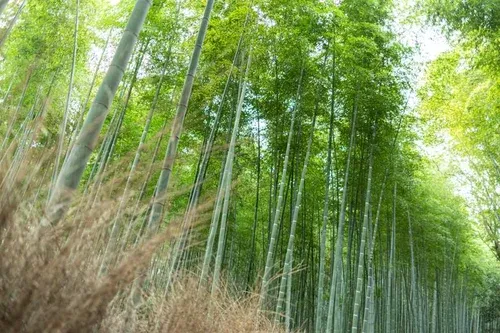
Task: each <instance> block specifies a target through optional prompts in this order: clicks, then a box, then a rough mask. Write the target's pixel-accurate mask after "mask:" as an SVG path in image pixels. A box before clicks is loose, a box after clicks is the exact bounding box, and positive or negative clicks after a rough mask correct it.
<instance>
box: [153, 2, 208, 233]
mask: <svg viewBox="0 0 500 333" xmlns="http://www.w3.org/2000/svg"><path fill="white" fill-rule="evenodd" d="M214 1H215V0H208V1H207V5H206V7H205V13H204V14H203V18H202V20H201V25H200V30H199V31H198V36H197V38H196V45H195V47H194V50H193V55H192V56H191V63H190V65H189V69H188V73H187V75H186V79H185V81H184V87H183V88H182V94H181V99H180V101H179V105H178V107H177V113H176V115H175V118H174V123H173V126H172V133H171V134H170V139H169V141H168V146H167V151H166V153H165V159H164V160H163V166H162V169H161V173H160V177H159V178H158V182H157V184H156V192H155V195H154V199H153V207H152V208H151V214H150V217H149V222H148V226H149V230H150V232H155V231H156V230H157V229H158V227H159V225H160V222H161V220H162V219H163V214H164V210H163V207H164V206H165V202H166V199H167V198H166V195H167V188H168V183H169V181H170V174H171V172H172V168H173V166H174V161H175V157H176V154H177V146H178V144H179V139H180V136H181V132H182V126H183V123H184V118H185V117H186V112H187V108H188V104H189V98H190V97H191V91H192V89H193V83H194V77H195V74H196V69H197V67H198V62H199V60H200V55H201V50H202V46H203V41H204V40H205V35H206V33H207V28H208V22H209V20H210V14H211V12H212V8H213V5H214Z"/></svg>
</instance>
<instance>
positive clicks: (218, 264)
mask: <svg viewBox="0 0 500 333" xmlns="http://www.w3.org/2000/svg"><path fill="white" fill-rule="evenodd" d="M251 53H252V51H251V50H250V51H249V54H248V59H247V65H246V70H245V76H244V78H243V83H242V87H241V93H240V99H239V101H238V107H237V109H236V116H235V120H234V127H233V133H232V135H231V142H230V144H229V152H228V156H227V160H226V167H225V168H224V175H226V174H227V177H225V179H224V178H223V181H222V184H221V185H222V186H225V187H226V190H225V193H224V206H223V208H222V218H221V222H220V231H219V243H218V247H217V256H216V258H215V267H214V277H213V281H212V293H213V292H214V291H216V290H217V288H218V284H219V279H220V274H221V270H222V257H223V252H224V247H225V234H226V226H227V214H228V210H229V201H230V197H229V194H230V192H231V177H232V174H233V162H234V150H235V146H236V138H237V135H238V130H239V123H240V118H241V111H242V109H243V102H244V101H245V94H246V89H247V80H248V72H249V70H250V64H251Z"/></svg>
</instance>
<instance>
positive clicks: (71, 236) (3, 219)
mask: <svg viewBox="0 0 500 333" xmlns="http://www.w3.org/2000/svg"><path fill="white" fill-rule="evenodd" d="M1 179H2V175H0V180H1ZM6 184H9V182H6ZM20 187H22V186H20V184H19V186H18V184H12V183H10V184H9V185H5V186H3V188H0V332H5V333H9V332H16V333H17V332H110V333H111V332H140V333H142V332H176V333H177V332H179V333H181V332H182V333H184V332H193V333H196V332H200V333H201V332H204V333H205V332H222V333H223V332H228V333H229V332H235V333H238V332H279V331H280V329H279V328H276V327H274V326H273V325H272V323H271V322H270V321H268V320H267V318H266V317H265V316H263V315H262V314H260V313H259V312H258V311H257V309H258V307H257V303H258V302H257V297H255V295H250V296H245V297H243V298H236V297H235V296H234V295H235V293H232V292H229V290H228V289H226V288H222V289H221V290H220V291H218V292H216V293H215V294H210V293H209V292H208V291H207V290H205V289H204V288H199V287H198V283H197V279H196V278H195V277H193V275H190V274H188V273H185V274H184V276H185V278H182V279H180V280H178V281H177V282H175V283H174V284H173V288H172V291H171V292H169V293H168V294H167V297H165V292H164V290H155V289H152V290H148V292H147V293H142V295H143V301H142V303H140V306H137V305H133V304H131V302H130V299H131V298H130V297H129V295H130V290H131V289H132V288H133V285H134V281H136V279H137V278H138V277H143V276H145V274H144V273H145V272H147V269H148V267H149V263H150V262H151V258H152V256H153V255H154V254H155V253H157V251H156V250H157V248H158V247H159V246H160V245H162V244H165V242H168V241H170V240H172V239H173V238H174V237H175V236H176V235H178V234H179V225H180V221H173V222H172V223H171V224H170V225H169V227H168V228H166V229H165V230H164V231H162V232H161V233H159V234H158V235H156V236H155V237H153V238H151V239H149V240H147V241H145V242H143V243H142V244H140V245H139V246H137V247H135V248H133V249H132V250H130V251H129V252H128V253H127V254H126V255H124V256H123V258H122V259H121V261H120V262H119V263H118V264H117V265H115V266H114V267H113V268H112V269H110V270H109V272H108V274H106V275H104V276H102V277H99V278H98V277H97V276H98V270H99V264H100V260H99V254H100V253H99V250H98V249H102V248H103V240H102V237H99V235H100V234H102V233H103V230H105V229H106V228H108V227H109V224H110V223H111V222H112V220H113V212H112V210H111V208H110V207H116V202H114V201H112V200H103V199H100V200H101V201H100V202H99V203H98V205H97V208H95V209H93V210H92V211H85V210H84V209H81V210H79V209H73V210H72V212H73V213H74V214H77V216H75V215H73V216H71V218H67V221H63V222H62V223H60V224H58V225H57V226H56V227H45V228H42V227H40V220H41V216H42V214H40V213H41V212H36V211H35V213H36V214H32V212H31V213H30V214H28V213H26V211H25V209H23V207H29V206H32V205H33V204H34V203H32V202H30V203H26V202H23V200H22V199H21V198H20V195H17V194H16V193H17V192H16V191H15V190H14V189H15V188H20ZM25 197H30V196H29V195H27V196H25ZM80 201H81V202H85V201H86V200H80ZM35 206H41V205H35ZM209 206H210V205H208V204H207V205H205V206H203V205H202V207H201V208H200V210H201V213H203V210H206V209H207V208H208V207H209ZM75 212H78V213H75ZM35 215H36V216H37V217H33V216H35ZM202 215H203V214H200V216H202ZM139 280H140V279H139ZM222 285H223V284H222Z"/></svg>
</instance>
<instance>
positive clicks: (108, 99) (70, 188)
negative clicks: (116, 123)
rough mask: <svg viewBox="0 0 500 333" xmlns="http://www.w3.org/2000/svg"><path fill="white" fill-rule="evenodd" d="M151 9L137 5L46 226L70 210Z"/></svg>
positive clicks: (146, 3) (143, 2)
mask: <svg viewBox="0 0 500 333" xmlns="http://www.w3.org/2000/svg"><path fill="white" fill-rule="evenodd" d="M150 7H151V1H150V0H137V2H136V4H135V7H134V9H133V11H132V14H131V16H130V19H129V21H128V24H127V27H126V28H125V31H124V32H123V35H122V39H121V40H120V44H119V45H118V47H117V49H116V52H115V55H114V57H113V60H112V62H111V65H110V67H109V69H108V71H107V73H106V76H105V77H104V80H103V82H102V84H101V86H100V87H99V90H98V92H97V95H96V97H95V99H94V103H93V104H92V107H91V108H90V111H89V113H88V115H87V118H86V119H85V122H84V123H83V127H82V130H81V131H80V133H79V135H78V137H77V139H76V141H75V145H74V146H73V148H72V149H71V153H70V154H69V156H68V161H67V163H66V164H65V165H64V166H63V168H62V169H61V172H60V173H59V176H58V178H57V181H56V185H55V188H54V191H53V193H52V194H51V197H50V201H49V204H48V207H47V216H46V218H45V219H44V221H43V224H45V225H47V224H57V223H58V222H59V221H60V220H61V218H62V217H63V216H64V214H65V213H66V211H67V210H68V208H69V204H70V202H71V198H72V196H73V192H74V191H75V190H76V189H77V187H78V184H79V183H80V179H81V177H82V174H83V171H84V170H85V167H86V166H87V162H88V160H89V158H90V154H91V153H92V151H93V150H94V148H95V146H96V144H97V139H98V136H99V133H100V131H101V128H102V126H103V124H104V120H105V119H106V116H107V114H108V111H109V108H110V106H111V103H112V101H113V97H114V96H115V93H116V90H117V89H118V85H119V84H120V81H121V79H122V77H123V74H124V73H125V69H126V67H127V64H128V62H129V59H130V56H131V55H132V51H133V49H134V46H135V44H136V42H137V39H138V36H139V33H140V31H141V30H142V25H143V23H144V20H145V19H146V15H147V13H148V11H149V8H150Z"/></svg>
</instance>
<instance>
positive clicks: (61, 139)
mask: <svg viewBox="0 0 500 333" xmlns="http://www.w3.org/2000/svg"><path fill="white" fill-rule="evenodd" d="M79 9H80V0H76V12H75V30H74V33H73V58H72V61H71V71H70V74H69V86H68V94H67V95H66V103H65V108H64V112H63V121H62V123H61V127H60V129H59V145H58V147H57V154H56V162H55V165H54V173H53V176H52V179H53V182H52V184H51V187H53V186H54V185H55V181H56V177H57V175H58V174H59V164H60V163H61V158H62V155H63V150H64V139H65V136H66V128H67V126H68V118H69V104H70V102H71V92H72V91H73V79H74V77H75V67H76V55H77V52H78V15H79V13H78V11H79Z"/></svg>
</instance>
